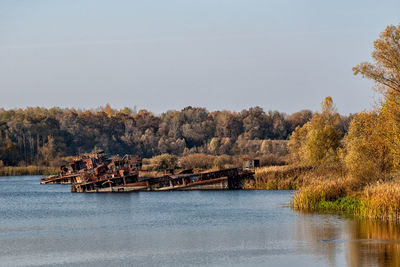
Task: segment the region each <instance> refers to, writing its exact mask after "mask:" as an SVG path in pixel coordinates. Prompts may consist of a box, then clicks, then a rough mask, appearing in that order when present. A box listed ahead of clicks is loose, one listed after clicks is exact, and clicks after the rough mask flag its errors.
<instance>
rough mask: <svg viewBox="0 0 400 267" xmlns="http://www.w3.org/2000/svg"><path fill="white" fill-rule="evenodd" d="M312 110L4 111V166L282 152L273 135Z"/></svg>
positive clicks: (0, 142) (279, 136)
mask: <svg viewBox="0 0 400 267" xmlns="http://www.w3.org/2000/svg"><path fill="white" fill-rule="evenodd" d="M312 116H313V113H312V112H311V111H310V110H302V111H300V112H296V113H293V114H291V115H287V114H284V113H281V112H278V111H268V112H265V111H264V110H263V109H262V108H260V107H252V108H249V109H246V110H242V111H241V112H231V111H225V110H224V111H213V112H209V111H207V110H206V109H205V108H198V107H190V106H189V107H186V108H184V109H182V110H181V111H168V112H165V113H162V114H161V115H155V114H153V113H152V112H149V111H147V110H140V111H139V112H135V111H132V110H131V109H129V108H124V109H121V110H117V109H112V108H111V107H110V105H108V104H107V105H106V106H105V107H103V108H99V109H97V110H75V109H65V108H57V107H55V108H50V109H47V108H40V107H36V108H25V109H11V110H5V109H0V160H1V162H0V164H3V165H11V166H12V165H20V166H23V165H48V164H51V163H52V162H55V161H56V159H59V158H61V157H63V156H68V155H77V154H80V153H85V152H91V151H93V150H104V151H105V152H106V153H107V154H109V155H114V154H120V155H123V154H126V153H138V154H141V155H142V156H143V157H152V156H155V155H160V154H164V153H169V154H173V155H178V156H180V155H187V154H192V153H207V154H213V155H222V154H227V155H253V156H256V155H260V154H268V153H284V151H285V149H286V148H285V147H281V148H279V147H277V144H274V143H273V142H272V141H270V140H287V139H288V138H289V137H290V135H291V133H292V132H293V131H294V130H295V129H296V127H298V126H302V125H304V124H305V123H307V122H308V121H309V120H310V119H311V118H312ZM349 121H350V117H348V116H341V127H342V128H343V132H346V131H347V127H348V124H349ZM281 144H282V143H281ZM278 146H279V145H278ZM278 150H279V151H278ZM54 164H55V163H54Z"/></svg>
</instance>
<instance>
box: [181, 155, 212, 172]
mask: <svg viewBox="0 0 400 267" xmlns="http://www.w3.org/2000/svg"><path fill="white" fill-rule="evenodd" d="M214 159H215V156H211V155H207V154H204V153H195V154H189V155H187V156H183V157H181V158H180V159H179V161H178V165H179V166H180V167H182V168H184V169H211V168H212V167H213V165H214Z"/></svg>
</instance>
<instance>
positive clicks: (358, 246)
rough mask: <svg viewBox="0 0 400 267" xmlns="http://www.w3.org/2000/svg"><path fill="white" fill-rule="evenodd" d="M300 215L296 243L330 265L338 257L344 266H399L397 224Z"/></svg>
mask: <svg viewBox="0 0 400 267" xmlns="http://www.w3.org/2000/svg"><path fill="white" fill-rule="evenodd" d="M300 213H301V214H303V215H304V216H301V217H300V219H299V220H300V222H298V223H296V224H295V227H296V230H295V238H296V240H299V241H300V240H307V241H309V242H310V244H312V245H311V246H310V249H311V251H312V253H315V254H321V255H324V256H325V257H326V259H327V261H328V263H329V265H330V266H336V265H337V256H338V255H341V254H344V255H345V258H346V264H347V266H354V267H356V266H400V225H399V224H397V223H392V222H382V221H376V220H366V219H359V218H343V217H339V216H336V215H327V214H316V213H305V212H300ZM321 242H322V243H323V244H321Z"/></svg>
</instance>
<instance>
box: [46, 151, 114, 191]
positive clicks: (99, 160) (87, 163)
mask: <svg viewBox="0 0 400 267" xmlns="http://www.w3.org/2000/svg"><path fill="white" fill-rule="evenodd" d="M109 162H110V160H109V159H107V157H106V155H105V153H104V151H100V152H93V153H86V154H82V155H79V156H77V157H74V158H73V159H72V161H71V162H69V163H68V164H66V165H63V166H61V167H60V174H58V175H51V176H47V177H44V178H42V179H41V182H40V183H41V184H73V183H75V182H77V177H79V176H81V175H83V174H84V173H86V172H87V171H90V170H93V169H94V168H96V167H97V166H99V165H102V164H108V163H109Z"/></svg>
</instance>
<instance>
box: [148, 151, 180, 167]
mask: <svg viewBox="0 0 400 267" xmlns="http://www.w3.org/2000/svg"><path fill="white" fill-rule="evenodd" d="M150 165H151V166H152V167H153V169H154V170H157V171H163V170H169V169H175V168H176V167H177V157H176V156H175V155H171V154H162V155H159V156H155V157H153V158H151V159H150Z"/></svg>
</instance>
